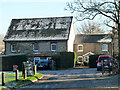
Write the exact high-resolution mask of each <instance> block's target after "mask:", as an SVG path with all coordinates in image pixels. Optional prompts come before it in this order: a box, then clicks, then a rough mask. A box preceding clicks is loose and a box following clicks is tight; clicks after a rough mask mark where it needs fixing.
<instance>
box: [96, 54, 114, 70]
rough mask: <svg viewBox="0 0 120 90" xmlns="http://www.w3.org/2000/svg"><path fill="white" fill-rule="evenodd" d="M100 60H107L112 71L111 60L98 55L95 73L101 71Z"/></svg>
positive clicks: (105, 56) (107, 56) (109, 57)
mask: <svg viewBox="0 0 120 90" xmlns="http://www.w3.org/2000/svg"><path fill="white" fill-rule="evenodd" d="M102 60H107V61H108V62H109V66H110V70H112V58H111V56H110V55H100V56H99V57H98V60H97V71H101V70H102Z"/></svg>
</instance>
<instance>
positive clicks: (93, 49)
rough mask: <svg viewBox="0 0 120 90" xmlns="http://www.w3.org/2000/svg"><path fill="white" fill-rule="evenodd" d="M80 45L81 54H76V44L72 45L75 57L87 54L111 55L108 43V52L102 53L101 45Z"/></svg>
mask: <svg viewBox="0 0 120 90" xmlns="http://www.w3.org/2000/svg"><path fill="white" fill-rule="evenodd" d="M80 45H83V52H78V44H74V51H75V52H76V54H77V56H82V55H84V54H86V53H88V52H92V53H95V54H109V55H111V53H112V47H111V44H110V43H109V44H108V51H102V43H84V44H80Z"/></svg>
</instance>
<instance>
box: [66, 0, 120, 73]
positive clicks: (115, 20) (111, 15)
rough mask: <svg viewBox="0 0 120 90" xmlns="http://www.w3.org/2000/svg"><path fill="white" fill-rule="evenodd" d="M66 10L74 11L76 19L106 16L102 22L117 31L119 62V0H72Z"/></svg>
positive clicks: (119, 55)
mask: <svg viewBox="0 0 120 90" xmlns="http://www.w3.org/2000/svg"><path fill="white" fill-rule="evenodd" d="M66 10H68V11H71V13H74V14H75V15H76V17H75V19H76V20H77V21H82V20H85V19H89V20H93V19H94V18H95V17H96V16H98V15H102V16H104V17H106V18H107V20H105V21H104V23H105V24H106V25H107V26H109V27H111V28H112V29H113V30H115V29H117V31H118V48H119V54H118V57H119V63H120V20H119V13H120V0H87V1H86V0H74V2H68V3H67V7H66ZM116 26H117V28H116ZM119 65H120V64H119ZM119 72H120V68H119Z"/></svg>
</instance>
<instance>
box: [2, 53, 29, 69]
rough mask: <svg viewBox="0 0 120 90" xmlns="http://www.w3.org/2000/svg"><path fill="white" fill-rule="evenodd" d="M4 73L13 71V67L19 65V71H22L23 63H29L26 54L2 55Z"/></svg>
mask: <svg viewBox="0 0 120 90" xmlns="http://www.w3.org/2000/svg"><path fill="white" fill-rule="evenodd" d="M0 57H1V58H2V59H0V62H2V71H12V70H13V65H18V69H19V70H22V62H24V61H27V56H26V55H24V54H15V55H2V56H0Z"/></svg>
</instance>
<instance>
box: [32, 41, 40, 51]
mask: <svg viewBox="0 0 120 90" xmlns="http://www.w3.org/2000/svg"><path fill="white" fill-rule="evenodd" d="M38 50H39V45H38V43H33V51H38Z"/></svg>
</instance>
